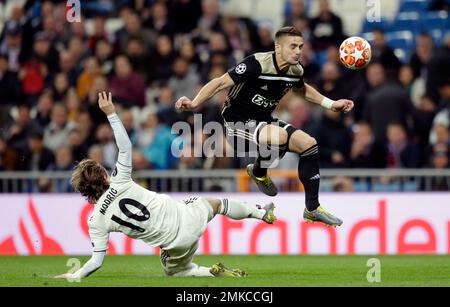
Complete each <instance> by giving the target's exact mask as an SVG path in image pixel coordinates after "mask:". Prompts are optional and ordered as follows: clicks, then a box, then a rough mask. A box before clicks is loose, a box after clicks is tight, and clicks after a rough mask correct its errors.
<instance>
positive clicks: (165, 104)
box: [157, 87, 185, 127]
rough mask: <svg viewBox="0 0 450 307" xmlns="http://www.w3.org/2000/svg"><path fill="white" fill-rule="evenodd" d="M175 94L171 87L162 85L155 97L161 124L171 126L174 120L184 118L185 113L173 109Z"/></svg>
mask: <svg viewBox="0 0 450 307" xmlns="http://www.w3.org/2000/svg"><path fill="white" fill-rule="evenodd" d="M174 101H175V96H174V93H173V90H172V89H171V87H163V88H161V89H160V90H159V95H158V97H157V102H158V117H159V119H160V121H161V123H162V124H165V125H167V126H169V127H171V126H172V125H173V124H174V123H175V122H178V121H181V120H184V116H185V114H183V113H180V112H177V110H175V103H174Z"/></svg>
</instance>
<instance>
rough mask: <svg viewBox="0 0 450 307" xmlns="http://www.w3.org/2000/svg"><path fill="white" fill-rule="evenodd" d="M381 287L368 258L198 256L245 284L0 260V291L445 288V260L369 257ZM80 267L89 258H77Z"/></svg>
mask: <svg viewBox="0 0 450 307" xmlns="http://www.w3.org/2000/svg"><path fill="white" fill-rule="evenodd" d="M373 257H375V258H378V259H379V260H380V263H381V282H380V283H376V282H375V283H369V282H368V281H367V277H366V276H367V272H368V271H369V270H370V267H368V266H367V260H368V259H370V258H372V256H197V257H195V262H196V263H197V264H200V265H205V266H210V265H211V264H213V263H216V262H219V261H220V262H222V263H224V264H225V265H226V266H228V267H230V268H235V267H239V268H241V269H243V270H245V271H247V272H248V274H249V276H248V277H246V278H238V279H237V278H199V277H193V278H175V277H165V276H164V275H163V271H162V268H161V266H160V263H159V257H158V256H107V257H106V258H105V262H104V264H103V267H102V268H101V269H100V270H99V271H97V272H95V273H94V274H93V275H91V276H90V277H88V278H86V279H83V280H82V281H81V282H80V283H76V282H74V283H69V282H68V281H66V280H64V279H63V280H60V279H52V278H51V277H52V276H54V275H57V274H61V273H64V272H66V271H68V269H69V267H67V266H66V263H67V260H68V259H69V258H71V257H69V256H28V257H27V256H22V257H9V256H2V257H0V286H2V287H5V286H46V287H49V286H58V287H64V286H70V287H77V286H150V287H228V286H233V287H236V286H237V287H240V286H243V287H260V286H267V287H270V286H279V287H286V286H292V287H299V286H300V287H301V286H370V287H373V286H376V287H379V286H450V278H449V275H448V272H450V256H383V257H381V256H373ZM78 258H79V259H80V260H81V261H82V263H84V262H86V261H87V260H88V259H89V257H78Z"/></svg>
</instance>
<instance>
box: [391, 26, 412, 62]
mask: <svg viewBox="0 0 450 307" xmlns="http://www.w3.org/2000/svg"><path fill="white" fill-rule="evenodd" d="M386 42H387V44H388V45H389V46H390V47H391V48H392V49H394V52H395V55H396V56H397V57H399V59H400V60H401V61H402V62H403V63H406V62H407V61H409V57H410V55H411V51H412V50H413V49H414V33H413V32H411V31H395V32H388V33H386Z"/></svg>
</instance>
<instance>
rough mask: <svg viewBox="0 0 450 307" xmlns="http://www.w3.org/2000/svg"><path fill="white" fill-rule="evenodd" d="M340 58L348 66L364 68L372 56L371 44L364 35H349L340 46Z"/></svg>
mask: <svg viewBox="0 0 450 307" xmlns="http://www.w3.org/2000/svg"><path fill="white" fill-rule="evenodd" d="M339 58H340V60H341V63H342V64H343V65H344V66H345V67H347V68H350V69H361V68H364V67H366V66H367V64H369V62H370V59H371V58H372V50H371V48H370V44H369V42H368V41H366V40H365V39H364V38H362V37H358V36H352V37H349V38H347V39H346V40H345V41H343V42H342V44H341V46H340V47H339Z"/></svg>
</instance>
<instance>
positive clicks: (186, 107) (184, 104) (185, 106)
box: [175, 96, 196, 111]
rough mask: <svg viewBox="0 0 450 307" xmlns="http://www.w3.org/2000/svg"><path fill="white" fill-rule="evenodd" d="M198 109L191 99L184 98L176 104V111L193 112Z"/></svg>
mask: <svg viewBox="0 0 450 307" xmlns="http://www.w3.org/2000/svg"><path fill="white" fill-rule="evenodd" d="M195 108H196V106H195V105H194V103H193V102H192V100H190V99H189V98H187V97H185V96H183V97H181V98H180V99H178V100H177V102H176V103H175V109H177V110H181V111H192V110H194V109H195Z"/></svg>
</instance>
